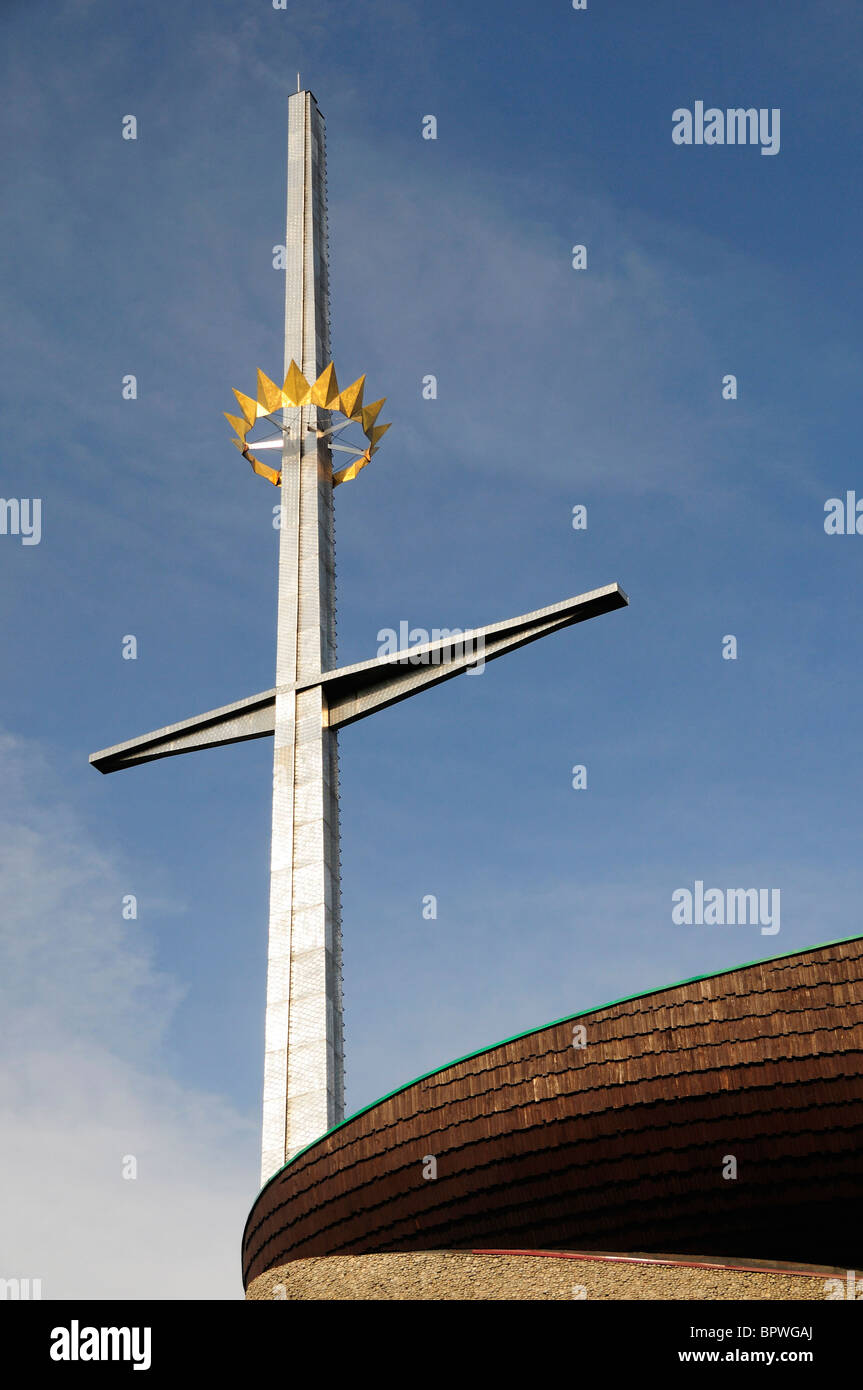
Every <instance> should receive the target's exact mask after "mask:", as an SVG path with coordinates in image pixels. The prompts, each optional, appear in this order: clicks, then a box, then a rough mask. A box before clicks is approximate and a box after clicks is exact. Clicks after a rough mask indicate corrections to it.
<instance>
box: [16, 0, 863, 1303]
mask: <svg viewBox="0 0 863 1390" xmlns="http://www.w3.org/2000/svg"><path fill="white" fill-rule="evenodd" d="M693 11H694V12H693ZM814 17H815V10H814V8H813V6H812V5H811V4H803V3H795V2H794V0H790V3H786V4H783V6H781V7H776V6H774V5H768V4H765V3H761V4H753V3H751V0H750V2H749V3H742V0H741V2H740V3H737V2H736V0H730V2H729V0H726V3H725V4H724V5H722V6H711V7H707V6H704V7H695V6H692V5H686V4H683V3H671V0H658V3H654V4H651V5H646V4H636V3H623V4H615V5H613V6H612V5H608V4H603V3H600V0H589V7H588V10H587V11H586V12H583V13H576V12H574V11H573V10H572V9H571V7H570V5H569V4H568V3H567V0H542V3H540V4H537V5H534V6H531V7H528V6H515V5H507V6H501V5H500V4H499V3H489V2H488V0H472V3H471V5H470V6H467V7H466V6H464V5H458V4H454V3H451V0H438V3H436V4H435V5H421V4H419V3H416V0H400V2H397V0H371V2H370V3H365V4H363V5H361V6H358V5H351V4H347V3H342V2H337V0H298V3H293V0H288V8H287V10H286V11H275V10H273V8H272V5H271V3H270V0H256V3H251V2H250V0H243V3H240V0H214V2H213V3H209V4H207V5H198V6H176V5H173V4H170V3H168V2H167V0H148V3H147V4H146V5H125V6H117V5H114V4H109V3H107V0H78V2H77V3H73V2H72V0H62V2H61V3H57V4H53V5H50V6H49V5H47V4H45V3H28V4H26V5H25V4H23V3H17V4H16V3H7V4H6V6H5V7H4V11H3V16H2V25H0V27H2V33H3V39H4V43H3V51H4V58H3V60H2V63H3V80H4V88H5V91H6V94H7V110H6V114H5V115H4V118H3V119H4V122H5V123H6V132H5V139H4V146H5V149H6V160H5V163H6V200H5V201H6V204H7V214H6V219H5V227H4V231H3V233H2V236H3V250H4V253H5V254H4V262H5V264H6V267H7V272H6V277H5V282H6V304H7V308H6V313H5V315H4V323H3V332H4V335H5V336H6V338H7V343H6V351H5V354H4V361H5V369H4V374H3V381H2V390H3V396H4V406H5V409H4V449H3V470H2V489H0V491H2V494H3V496H4V497H7V498H10V497H18V498H23V497H30V498H33V497H38V498H41V499H42V539H41V542H40V544H39V545H33V546H24V545H22V544H20V540H19V538H18V537H15V536H11V535H2V536H0V575H2V592H3V595H4V603H3V615H2V631H3V650H4V656H5V660H4V661H3V664H2V674H0V761H2V779H3V787H4V796H3V809H2V816H3V820H4V826H5V833H4V836H3V850H2V852H0V896H2V900H3V903H4V906H3V920H2V921H0V959H2V964H3V968H2V971H0V1006H2V1012H0V1029H2V1036H3V1038H4V1039H5V1042H4V1059H5V1060H4V1062H3V1063H2V1064H0V1066H2V1073H0V1117H2V1119H3V1133H4V1134H5V1139H4V1140H3V1141H0V1142H2V1144H3V1150H2V1152H0V1166H2V1169H3V1171H4V1172H5V1175H6V1176H5V1177H4V1182H3V1190H4V1191H5V1193H6V1199H5V1200H6V1202H7V1203H8V1206H6V1207H4V1208H3V1210H2V1211H0V1252H3V1261H2V1263H3V1264H4V1265H8V1269H7V1268H0V1275H3V1276H4V1277H9V1276H13V1277H14V1276H18V1277H28V1276H29V1277H43V1279H44V1283H45V1296H46V1297H47V1296H61V1295H64V1294H82V1295H90V1296H94V1297H101V1296H108V1295H109V1294H111V1293H115V1294H119V1295H120V1296H161V1297H175V1296H184V1295H187V1294H188V1293H189V1292H190V1290H191V1291H192V1293H193V1295H194V1296H196V1297H235V1296H237V1294H238V1292H239V1275H238V1250H239V1237H240V1233H241V1230H242V1224H243V1219H244V1216H245V1213H246V1210H247V1209H248V1206H249V1204H250V1202H251V1200H252V1198H253V1196H254V1193H255V1190H256V1179H257V1146H258V1129H259V1103H260V1087H261V1073H262V1058H263V1006H264V988H265V945H266V940H265V938H266V918H267V868H268V834H269V789H270V759H271V747H270V745H269V744H268V742H260V743H256V744H247V745H241V746H239V747H234V748H229V749H223V750H216V751H213V752H210V753H207V754H202V755H194V756H190V757H186V758H181V759H173V760H167V761H165V762H161V763H156V764H153V765H150V766H146V767H143V768H139V769H135V770H134V771H130V772H126V773H123V774H121V775H115V776H113V777H110V778H105V779H103V778H100V777H99V776H98V774H96V773H95V772H94V771H93V770H92V769H91V768H90V767H89V766H88V765H87V757H88V755H89V753H90V752H91V751H93V750H94V749H98V748H102V747H105V746H107V745H109V744H112V743H114V742H117V741H120V740H122V739H125V738H130V737H132V736H133V735H135V734H138V733H143V732H145V731H147V730H150V729H154V728H157V727H159V726H161V725H162V724H164V723H168V722H174V721H176V720H179V719H182V718H185V717H187V716H191V715H193V714H196V713H198V712H200V711H203V710H205V709H209V708H211V707H214V706H217V705H220V704H223V703H227V702H228V701H231V700H234V699H239V698H241V697H242V696H244V695H246V694H251V693H253V692H255V691H258V690H263V689H267V688H268V687H270V686H271V685H272V682H273V669H274V660H275V651H274V622H275V564H276V540H277V533H276V532H275V531H274V530H273V529H272V525H271V517H272V507H273V505H274V499H275V497H276V494H275V493H274V492H273V490H272V489H271V488H269V487H268V485H267V484H265V483H264V482H263V481H261V480H258V479H255V478H253V477H252V475H251V473H250V472H249V470H248V469H247V468H246V467H245V465H244V464H243V463H242V460H240V459H239V456H238V455H237V454H236V452H235V451H234V450H233V448H232V447H231V445H230V442H229V435H230V432H229V430H228V428H227V426H226V424H225V421H224V418H223V416H222V411H223V410H226V409H231V403H232V397H231V388H232V387H234V386H237V387H239V388H240V389H242V390H249V389H251V388H252V387H253V385H254V381H255V370H256V369H257V367H259V366H260V367H262V368H263V369H264V370H265V371H267V372H268V373H269V374H270V375H272V376H278V375H279V371H280V368H281V357H282V347H281V332H282V329H281V322H282V298H283V293H284V290H283V279H282V276H281V274H280V273H279V272H278V271H275V270H274V269H273V267H272V247H273V246H274V245H276V244H277V243H279V242H281V241H282V239H283V236H284V231H283V226H282V222H283V214H284V178H285V169H284V163H285V145H286V101H287V96H288V95H289V93H290V92H291V91H292V90H293V89H294V88H295V85H296V73H297V70H298V69H299V71H300V72H301V74H302V77H303V82H304V85H306V86H309V87H310V88H311V89H312V90H313V91H314V93H315V95H316V97H317V99H318V102H319V104H320V106H321V109H322V111H323V112H324V114H325V117H326V119H327V131H328V166H329V217H330V250H331V285H332V296H333V312H332V326H333V344H334V357H335V362H336V366H337V369H338V372H339V376H340V379H341V380H342V381H345V382H346V381H350V380H352V379H353V378H354V377H356V376H358V375H359V374H360V373H361V372H363V371H365V372H367V373H368V377H369V384H370V387H372V388H373V394H374V395H375V396H376V395H378V394H385V395H386V396H387V397H388V404H387V408H386V411H385V418H387V419H392V420H393V422H394V424H393V428H392V430H391V432H390V434H389V435H388V436H387V438H386V440H385V442H384V445H383V447H382V449H381V452H380V453H379V455H377V456H376V458H375V460H374V464H373V466H372V467H370V468H368V469H367V470H365V472H364V473H363V474H362V475H361V477H360V478H359V479H358V480H357V481H356V482H353V483H351V484H350V485H349V486H344V487H342V488H340V489H339V492H338V493H337V496H336V502H337V506H336V528H337V529H336V542H337V566H338V585H339V609H338V630H339V649H340V656H341V659H342V660H343V661H344V662H348V661H355V660H361V659H364V658H366V657H369V656H371V655H373V654H374V652H375V650H376V647H377V633H378V630H379V629H381V628H383V627H398V624H399V622H400V621H402V620H406V621H408V622H409V623H410V625H411V626H419V627H426V628H432V627H435V626H450V627H451V626H455V625H459V626H469V625H473V624H480V623H485V622H492V621H496V620H498V619H502V618H505V617H508V616H510V615H512V614H516V613H521V612H525V611H527V610H529V609H532V608H534V607H538V606H542V605H545V604H549V603H553V602H555V601H557V600H559V599H561V598H564V597H567V596H569V595H571V594H577V593H580V592H582V591H584V590H587V589H590V588H594V587H597V586H599V585H602V584H606V583H610V582H613V581H618V582H619V583H620V584H621V585H622V586H623V587H624V588H625V589H626V591H627V592H628V594H629V596H630V601H631V606H630V608H629V609H628V610H626V611H623V612H619V613H615V614H611V615H608V616H606V617H603V618H601V619H598V620H595V621H593V622H591V623H588V624H586V625H584V626H583V627H579V628H576V629H573V630H571V631H569V632H565V633H563V634H557V635H555V636H552V637H550V638H548V639H545V640H544V641H543V642H541V643H539V644H537V645H535V646H532V647H530V648H527V649H526V650H524V651H521V652H518V653H515V654H513V655H511V656H509V657H507V658H506V659H505V660H502V661H500V662H495V663H494V664H493V665H491V666H490V667H489V668H488V669H487V670H486V672H485V673H484V674H483V675H482V676H481V677H479V678H471V679H470V680H458V681H454V682H451V683H449V684H448V685H445V686H443V687H440V688H438V689H437V690H434V691H432V692H429V693H427V694H425V695H423V696H422V697H420V698H417V699H415V700H412V701H410V702H407V703H406V704H404V705H401V706H398V707H396V708H394V709H391V710H389V711H386V712H385V713H384V714H382V715H379V716H377V717H376V718H374V719H371V720H368V721H365V722H363V723H360V724H358V725H356V726H354V727H352V728H349V729H348V730H346V731H345V733H344V735H343V736H342V739H341V782H342V797H341V808H342V835H343V848H342V861H343V882H342V889H343V915H344V932H345V997H346V1037H347V1086H348V1105H349V1109H357V1108H359V1107H360V1106H362V1105H364V1104H367V1103H368V1102H369V1101H371V1100H373V1099H374V1098H375V1097H376V1096H378V1095H381V1094H383V1093H385V1092H387V1091H389V1090H391V1089H392V1088H393V1087H395V1086H397V1085H399V1084H401V1083H403V1082H405V1081H408V1080H410V1079H411V1078H412V1077H413V1076H415V1075H417V1074H418V1073H420V1072H423V1071H425V1070H429V1069H431V1068H433V1067H435V1066H436V1065H440V1064H443V1063H444V1062H446V1061H447V1060H449V1059H450V1058H452V1057H454V1056H458V1055H460V1054H462V1053H464V1052H467V1051H470V1050H473V1049H475V1048H479V1047H481V1046H483V1045H485V1044H491V1043H493V1042H495V1041H496V1040H498V1039H499V1038H501V1037H503V1036H507V1035H510V1034H512V1033H515V1032H519V1031H522V1030H525V1029H528V1028H530V1027H534V1026H539V1025H541V1024H543V1023H545V1022H547V1021H548V1020H549V1019H552V1018H555V1017H559V1016H562V1015H565V1014H568V1013H571V1012H575V1011H577V1010H580V1009H585V1008H589V1007H591V1006H593V1005H599V1004H601V1003H603V1002H604V1001H606V1000H608V999H611V998H615V997H618V996H621V995H624V994H629V993H634V992H637V991H641V990H644V989H649V988H652V987H656V986H660V985H662V984H665V983H669V982H672V981H674V980H677V979H680V978H683V977H686V976H691V975H694V974H700V973H703V972H706V971H710V970H716V969H720V968H722V967H725V966H732V965H735V964H738V963H741V962H743V961H748V960H751V959H756V958H758V957H761V956H767V955H770V954H773V953H775V952H780V951H790V950H793V949H796V948H801V947H805V946H807V945H812V944H816V943H818V942H821V941H824V940H829V939H832V938H835V937H840V936H847V935H852V934H854V933H856V932H857V931H858V930H859V925H858V924H859V916H858V910H857V902H858V899H859V896H860V893H861V889H863V875H861V869H860V853H859V845H860V834H861V822H863V811H861V805H860V795H859V786H860V776H861V771H863V752H861V740H860V737H859V700H858V687H859V681H860V676H861V664H862V663H861V642H860V637H859V622H858V612H857V586H858V584H859V576H860V549H859V548H860V547H863V540H861V538H860V537H858V536H854V537H850V536H845V537H828V536H826V535H825V533H824V526H823V518H824V504H825V502H826V501H827V499H828V498H831V497H835V496H843V495H844V493H845V491H846V490H847V489H855V488H856V489H858V490H859V491H860V492H861V494H863V475H861V471H860V467H859V445H858V436H859V429H860V424H859V414H860V412H859V407H858V396H859V391H858V382H859V377H860V366H861V362H860V357H861V347H860V333H859V323H860V321H861V309H863V305H861V277H860V272H859V228H860V216H859V214H860V198H861V194H860V182H859V150H860V144H861V135H863V132H861V118H860V113H859V78H858V74H859V66H860V60H861V56H863V15H861V11H860V9H859V7H858V6H855V5H853V4H851V3H847V4H846V3H837V2H836V0H829V2H828V3H822V4H819V6H818V7H817V28H816V27H813V25H814ZM696 100H703V101H704V102H705V104H706V105H708V106H710V105H715V106H717V107H720V108H725V107H729V106H731V107H733V106H745V107H749V106H754V107H757V108H761V107H766V108H771V109H772V108H779V109H780V110H781V149H780V151H779V153H778V154H777V155H776V156H774V157H764V156H762V155H761V154H760V152H759V149H758V148H757V147H756V148H753V147H729V146H724V147H718V146H714V147H706V146H704V147H695V146H693V147H681V146H676V145H675V144H673V142H672V139H671V129H672V112H673V111H674V110H675V109H676V108H678V107H684V106H686V107H690V108H691V107H692V106H693V104H694V102H695V101H696ZM127 113H132V114H134V115H135V116H136V117H137V120H138V126H139V134H138V139H137V141H134V142H132V141H124V140H123V139H122V138H121V122H122V118H123V116H124V115H126V114H127ZM429 113H430V114H434V115H435V116H436V117H437V120H438V139H437V140H436V141H426V140H423V139H422V138H421V122H422V118H423V116H424V115H426V114H429ZM576 243H582V244H585V245H586V246H587V248H588V267H587V269H586V270H585V271H579V272H577V271H574V270H573V269H572V266H571V247H572V246H573V245H574V244H576ZM127 373H134V374H135V375H136V376H137V379H138V388H139V395H138V399H137V400H136V401H124V400H123V399H122V398H121V382H122V378H123V376H124V375H125V374H127ZM427 373H434V374H435V375H436V376H437V378H438V383H439V386H438V390H439V394H438V399H437V400H435V401H424V400H423V399H422V396H421V381H422V378H423V377H424V376H425V375H426V374H427ZM726 373H734V374H735V375H736V376H737V378H738V383H739V386H738V390H739V395H738V399H737V400H736V401H724V400H723V399H722V397H721V384H722V378H723V376H724V375H725V374H726ZM577 503H583V504H585V505H586V506H587V508H588V529H587V530H586V531H581V532H576V531H574V530H573V529H572V527H571V524H570V517H571V512H572V507H573V506H574V505H575V504H577ZM129 633H131V634H135V635H136V637H137V639H138V644H139V656H138V660H137V661H124V660H122V657H121V644H122V639H123V637H124V635H125V634H129ZM726 634H734V635H735V636H736V637H737V639H738V643H739V655H738V659H737V660H736V661H726V660H723V659H722V654H721V653H722V641H723V637H724V636H725V635H726ZM577 763H578V764H584V765H586V767H587V770H588V788H587V790H585V791H578V792H577V791H574V790H573V789H572V787H571V785H570V781H571V768H572V766H573V765H574V764H577ZM696 879H702V880H704V881H705V882H706V883H707V884H709V885H711V886H712V885H716V886H719V887H723V888H724V887H732V886H739V887H763V888H774V889H775V888H778V889H779V890H780V891H781V901H782V918H781V931H780V933H779V934H778V935H777V936H771V937H767V936H762V935H761V934H760V932H759V929H758V927H757V926H733V927H728V926H726V927H705V926H701V927H698V926H689V927H686V926H675V925H674V924H673V923H672V920H671V895H672V893H673V891H674V890H675V889H676V888H678V887H686V886H689V887H691V886H692V884H693V883H694V881H695V880H696ZM127 893H134V894H136V895H137V897H138V902H139V917H138V920H137V921H136V922H124V921H123V920H122V918H121V915H120V902H121V898H122V896H123V895H124V894H127ZM429 893H433V894H435V895H436V896H437V898H438V917H437V920H436V921H434V922H429V921H424V920H423V917H422V898H423V896H424V895H425V894H429ZM127 1153H131V1154H135V1155H137V1156H139V1166H140V1175H139V1178H138V1179H137V1180H136V1182H134V1183H131V1182H123V1181H121V1179H120V1176H119V1175H120V1158H121V1156H122V1155H124V1154H127ZM37 1207H38V1208H39V1209H40V1210H44V1211H45V1213H46V1216H45V1221H44V1229H42V1228H41V1227H40V1228H39V1229H38V1230H37V1231H36V1232H35V1233H34V1231H33V1229H32V1222H30V1223H29V1224H28V1213H29V1214H30V1215H32V1211H33V1210H34V1209H35V1208H37ZM85 1210H86V1211H87V1213H88V1215H87V1222H88V1223H89V1224H88V1225H86V1226H84V1225H82V1224H81V1223H82V1222H83V1221H84V1217H83V1216H81V1212H82V1211H85ZM94 1212H95V1213H96V1215H95V1216H94V1215H93V1213H94ZM49 1217H50V1218H51V1219H50V1220H49V1219H48V1218H49ZM58 1229H62V1230H63V1232H64V1233H65V1234H64V1235H63V1236H62V1237H61V1236H59V1235H58V1234H57V1231H58ZM4 1232H5V1234H4ZM178 1232H179V1233H180V1235H181V1241H180V1243H181V1245H182V1247H183V1250H184V1252H185V1253H184V1255H183V1257H182V1258H181V1259H179V1260H178V1259H177V1256H176V1249H175V1247H176V1244H177V1233H178ZM82 1242H83V1243H84V1244H85V1245H87V1249H88V1256H87V1258H86V1259H85V1260H84V1261H83V1262H82V1260H81V1258H80V1252H81V1248H82ZM88 1242H89V1244H87V1243H88ZM130 1242H134V1250H135V1259H134V1260H133V1261H130V1259H129V1248H130ZM168 1264H170V1266H171V1272H170V1274H169V1275H168V1274H166V1268H167V1266H168Z"/></svg>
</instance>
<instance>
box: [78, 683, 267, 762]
mask: <svg viewBox="0 0 863 1390" xmlns="http://www.w3.org/2000/svg"><path fill="white" fill-rule="evenodd" d="M275 704H276V692H275V690H264V691H263V692H262V693H261V694H260V695H249V696H248V698H247V699H245V700H237V701H236V703H235V704H233V705H222V707H221V708H220V709H211V710H208V711H207V713H206V714H198V715H196V716H195V717H194V718H193V719H184V720H182V722H181V723H179V724H169V725H168V726H167V727H166V728H164V729H156V730H155V732H154V733H151V734H142V735H140V736H139V737H138V738H133V739H129V740H128V742H127V743H117V744H115V745H114V747H113V748H102V749H101V750H100V751H99V752H98V753H91V754H90V762H91V763H92V765H93V767H95V768H98V769H99V771H100V772H119V770H120V769H121V768H124V767H137V766H138V764H139V763H152V762H155V761H156V759H157V758H173V757H175V756H176V755H177V754H178V753H194V752H196V751H197V750H198V749H200V748H219V747H221V746H222V745H224V744H226V743H243V742H245V741H246V740H247V739H250V738H267V736H269V737H270V738H272V736H273V731H274V729H275Z"/></svg>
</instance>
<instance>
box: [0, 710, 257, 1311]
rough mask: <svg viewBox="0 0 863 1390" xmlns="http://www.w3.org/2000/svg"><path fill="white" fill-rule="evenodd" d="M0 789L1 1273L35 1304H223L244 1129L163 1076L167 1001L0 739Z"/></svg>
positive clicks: (25, 752) (92, 856)
mask: <svg viewBox="0 0 863 1390" xmlns="http://www.w3.org/2000/svg"><path fill="white" fill-rule="evenodd" d="M0 781H2V785H3V789H4V804H3V809H2V814H0V846H2V849H0V902H2V904H3V907H2V917H0V1171H2V1174H3V1183H2V1196H0V1277H5V1278H16V1277H17V1278H31V1279H32V1278H39V1279H41V1280H42V1289H43V1297H45V1298H61V1297H69V1296H72V1295H74V1296H75V1297H79V1298H80V1297H84V1298H220V1297H221V1298H230V1297H237V1296H239V1295H240V1294H241V1287H240V1283H239V1274H238V1248H239V1239H240V1235H241V1232H242V1225H243V1221H244V1218H245V1213H246V1210H247V1208H248V1204H249V1199H250V1197H251V1195H252V1194H253V1191H254V1171H255V1170H254V1162H255V1148H256V1126H255V1124H254V1123H253V1122H251V1121H250V1120H249V1119H247V1118H246V1117H244V1116H242V1115H240V1114H239V1113H238V1112H237V1111H236V1110H235V1109H234V1108H233V1107H232V1106H231V1105H230V1104H228V1103H226V1102H225V1101H224V1100H222V1099H221V1098H220V1097H218V1096H215V1095H208V1094H205V1093H203V1092H201V1091H199V1090H196V1089H195V1087H194V1086H190V1085H185V1084H183V1083H181V1082H179V1081H177V1080H176V1079H174V1077H172V1075H171V1072H170V1069H169V1067H168V1065H167V1063H166V1061H165V1058H164V1056H163V1042H164V1038H165V1033H166V1030H167V1027H168V1025H169V1022H170V1020H171V1017H172V1015H173V1012H174V1010H175V1009H176V1007H177V1005H178V1001H179V999H180V997H181V991H180V989H179V988H178V986H177V984H176V982H175V981H173V980H172V979H171V977H170V976H169V975H168V974H166V973H164V972H161V971H160V970H159V969H158V968H157V966H156V964H155V962H154V959H153V951H152V948H150V947H148V946H146V945H145V944H143V943H142V940H141V929H140V926H139V924H138V922H136V921H123V919H122V916H121V912H120V901H121V892H122V878H123V875H122V871H121V866H120V865H118V864H117V863H115V862H113V861H112V860H111V859H110V858H109V857H108V856H106V855H105V854H104V853H102V852H101V851H100V849H99V848H98V846H97V845H95V844H94V843H93V840H92V837H91V836H90V834H89V833H88V831H87V829H86V827H85V826H83V825H82V824H80V823H79V822H78V820H77V819H76V817H75V816H74V815H73V814H72V813H71V812H70V811H69V810H68V808H66V807H64V806H63V805H62V804H58V800H57V788H56V786H55V785H53V781H52V777H51V773H50V770H49V769H48V767H47V766H46V764H45V762H44V760H43V758H42V756H41V754H40V751H39V749H38V747H36V746H34V745H31V744H26V743H24V742H22V741H21V740H18V739H14V738H11V737H9V736H8V735H7V736H4V737H2V739H0ZM128 1156H132V1157H134V1159H135V1160H136V1162H137V1177H136V1178H134V1179H131V1180H130V1179H129V1178H124V1176H123V1170H124V1160H125V1159H127V1157H128ZM126 1167H127V1169H128V1168H129V1167H130V1165H129V1164H128V1163H127V1164H126Z"/></svg>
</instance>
